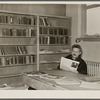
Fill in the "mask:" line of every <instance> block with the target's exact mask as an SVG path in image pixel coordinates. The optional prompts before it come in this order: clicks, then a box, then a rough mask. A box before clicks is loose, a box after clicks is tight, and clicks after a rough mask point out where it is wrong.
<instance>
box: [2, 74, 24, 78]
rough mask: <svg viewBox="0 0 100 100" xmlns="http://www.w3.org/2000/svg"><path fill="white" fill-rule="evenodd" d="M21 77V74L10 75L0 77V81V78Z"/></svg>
mask: <svg viewBox="0 0 100 100" xmlns="http://www.w3.org/2000/svg"><path fill="white" fill-rule="evenodd" d="M22 75H23V74H22V73H18V74H11V75H5V76H0V79H1V78H8V77H16V76H22Z"/></svg>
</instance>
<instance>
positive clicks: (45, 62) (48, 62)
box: [39, 61, 60, 64]
mask: <svg viewBox="0 0 100 100" xmlns="http://www.w3.org/2000/svg"><path fill="white" fill-rule="evenodd" d="M59 63H60V61H43V62H39V64H59Z"/></svg>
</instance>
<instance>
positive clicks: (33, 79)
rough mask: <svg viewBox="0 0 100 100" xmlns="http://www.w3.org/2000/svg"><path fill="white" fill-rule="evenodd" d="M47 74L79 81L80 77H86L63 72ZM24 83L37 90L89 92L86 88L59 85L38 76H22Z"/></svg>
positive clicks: (55, 71)
mask: <svg viewBox="0 0 100 100" xmlns="http://www.w3.org/2000/svg"><path fill="white" fill-rule="evenodd" d="M45 72H46V73H47V74H52V75H62V76H66V77H68V78H71V79H79V78H82V77H86V75H83V74H79V73H73V72H69V71H63V70H51V71H45ZM23 79H24V83H25V84H26V85H28V86H30V87H33V88H35V89H37V90H90V89H87V88H83V87H80V84H74V85H73V84H72V85H61V84H57V83H56V82H55V81H54V80H48V79H42V78H40V77H38V76H27V75H24V76H23Z"/></svg>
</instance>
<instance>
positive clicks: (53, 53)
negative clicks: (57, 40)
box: [39, 52, 70, 55]
mask: <svg viewBox="0 0 100 100" xmlns="http://www.w3.org/2000/svg"><path fill="white" fill-rule="evenodd" d="M69 53H70V52H52V53H46V52H45V53H39V54H40V55H57V54H69Z"/></svg>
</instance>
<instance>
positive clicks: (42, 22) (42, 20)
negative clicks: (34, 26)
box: [39, 17, 50, 26]
mask: <svg viewBox="0 0 100 100" xmlns="http://www.w3.org/2000/svg"><path fill="white" fill-rule="evenodd" d="M39 25H42V26H50V22H49V20H48V18H47V17H40V18H39Z"/></svg>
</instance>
